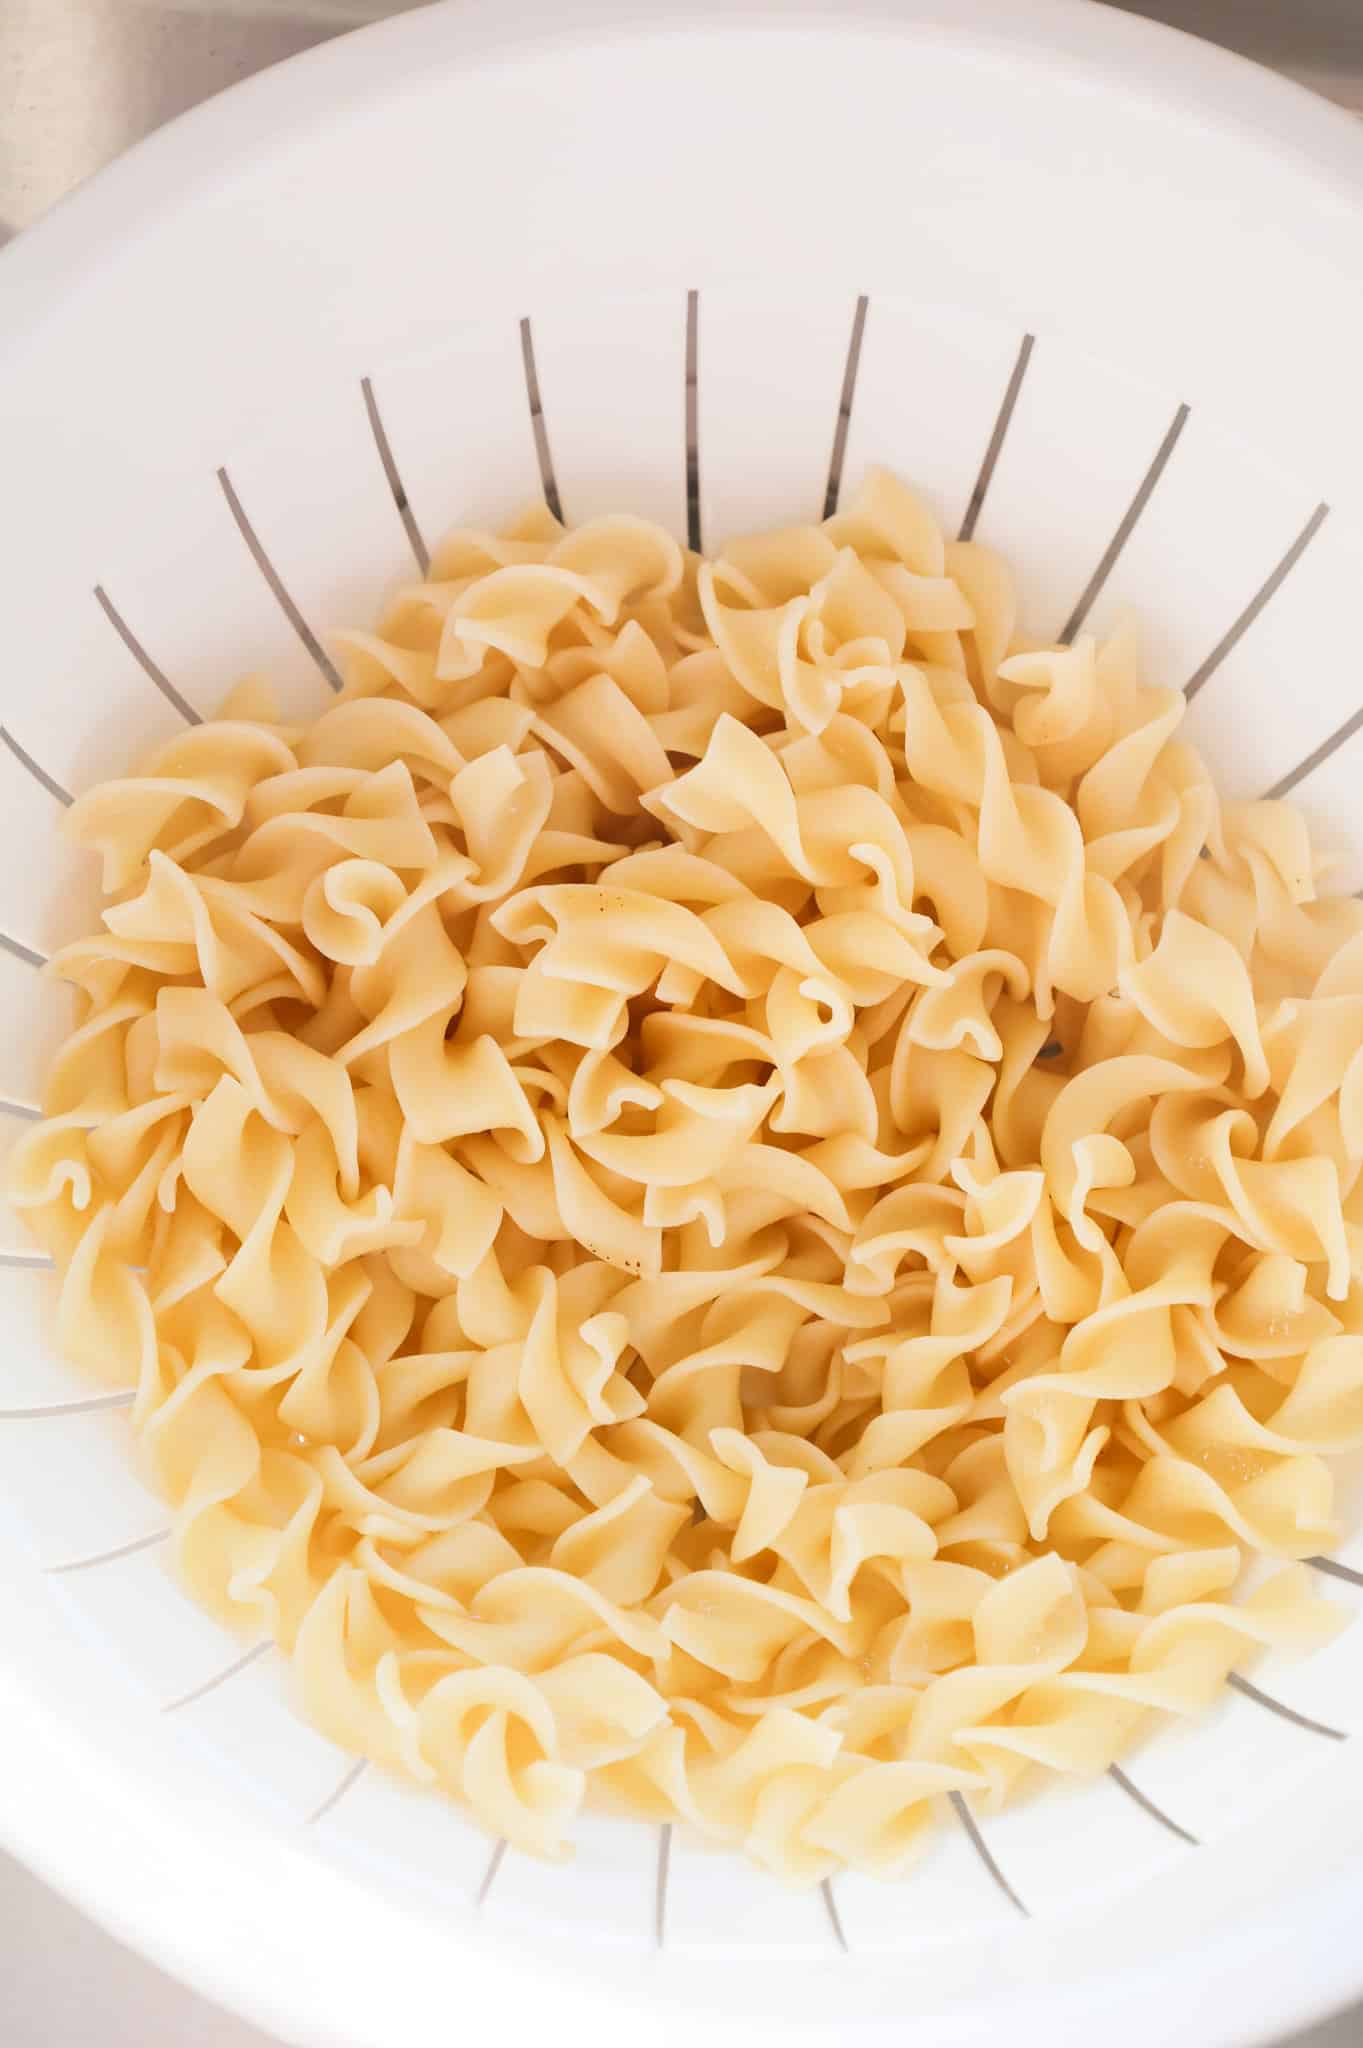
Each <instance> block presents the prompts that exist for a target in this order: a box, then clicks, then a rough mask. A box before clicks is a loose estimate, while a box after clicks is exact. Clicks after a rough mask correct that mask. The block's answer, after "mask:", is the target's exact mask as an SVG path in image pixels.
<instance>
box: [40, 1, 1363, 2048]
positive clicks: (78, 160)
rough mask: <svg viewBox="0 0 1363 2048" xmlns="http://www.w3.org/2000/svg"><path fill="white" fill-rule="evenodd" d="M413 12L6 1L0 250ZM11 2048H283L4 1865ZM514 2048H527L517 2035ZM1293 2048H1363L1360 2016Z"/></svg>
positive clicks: (1304, 11)
mask: <svg viewBox="0 0 1363 2048" xmlns="http://www.w3.org/2000/svg"><path fill="white" fill-rule="evenodd" d="M407 4H408V5H415V4H417V0H407ZM571 4H572V0H561V5H563V7H564V8H565V10H568V9H570V8H571ZM401 11H403V8H402V6H401V4H391V5H384V4H383V0H235V4H227V0H179V4H170V0H0V241H3V240H5V239H6V238H7V237H8V236H9V235H10V234H13V233H17V232H18V231H19V230H20V229H22V228H24V227H27V226H28V225H29V224H30V223H31V222H33V221H35V220H37V219H38V218H39V217H40V215H41V214H43V213H44V212H45V211H46V210H47V208H48V207H49V206H51V205H53V204H54V203H55V202H56V201H57V200H58V199H60V198H61V197H62V196H63V194H64V193H66V192H68V191H69V190H70V189H71V188H72V187H73V186H74V185H77V184H79V183H80V181H81V179H83V178H86V177H88V176H90V174H91V173H92V172H94V171H96V170H98V169H99V168H100V166H101V165H102V164H104V163H107V162H108V160H109V158H110V157H112V156H115V155H116V154H117V153H118V151H119V150H121V149H125V148H126V147H127V146H128V145H129V144H130V143H132V142H135V141H136V140H137V138H138V137H139V136H141V135H144V134H146V133H147V132H148V131H149V130H150V129H152V128H154V127H157V126H158V125H159V124H160V123H161V122H163V121H167V120H169V119H170V118H171V117H172V116H173V115H175V114H178V113H182V112H183V111H184V110H185V109H186V108H187V107H191V106H193V105H195V103H196V102H197V101H199V100H201V99H204V98H206V97H207V95H208V94H210V93H213V92H217V91H219V90H220V89H221V88H222V87H223V86H226V85H230V84H232V83H233V82H234V81H235V80H237V79H239V78H245V77H247V76H248V75H249V74H250V73H251V72H253V71H258V70H260V69H262V68H263V67H264V66H265V65H267V64H272V63H276V62H277V61H279V60H280V59H281V58H284V57H290V56H293V55H295V54H296V53H297V52H298V51H300V50H304V49H307V48H309V47H310V46H311V45H312V44H314V43H318V42H322V41H324V40H325V39H326V38H327V37H328V36H331V35H335V34H339V33H341V32H343V31H344V29H346V28H347V27H350V26H353V25H355V24H356V23H358V22H362V21H367V20H372V19H373V18H374V17H375V16H376V15H379V14H385V13H398V12H401ZM1130 11H1132V12H1135V13H1147V14H1150V15H1153V16H1156V17H1158V18H1159V19H1161V20H1164V21H1170V22H1173V23H1175V24H1176V25H1177V26H1178V27H1181V28H1187V29H1191V30H1193V31H1194V32H1195V33H1197V34H1199V35H1204V36H1207V37H1210V38H1211V39H1213V40H1215V41H1218V42H1223V43H1226V44H1228V45H1230V46H1231V47H1232V48H1235V49H1239V50H1242V51H1243V52H1244V53H1245V54H1246V55H1249V56H1252V57H1255V58H1257V59H1258V60H1259V61H1260V62H1261V63H1266V64H1273V65H1276V66H1278V67H1279V68H1280V69H1282V70H1285V71H1288V72H1290V73H1291V74H1292V75H1293V76H1294V77H1297V78H1299V79H1301V80H1302V81H1303V83H1305V84H1309V85H1312V86H1314V87H1315V88H1316V89H1317V90H1318V91H1322V92H1326V93H1329V94H1330V95H1331V96H1332V97H1334V98H1336V99H1339V100H1341V101H1342V102H1344V104H1346V105H1348V106H1351V107H1353V108H1354V109H1355V110H1357V111H1358V112H1360V113H1363V0H1145V4H1143V5H1139V6H1136V5H1133V6H1132V7H1131V9H1130ZM1360 1920H1361V1921H1363V1915H1360ZM0 2048H273V2044H271V2043H269V2042H267V2040H266V2037H265V2036H264V2035H263V2034H260V2033H259V2032H257V2030H256V2029H255V2028H252V2027H247V2026H245V2025H243V2024H242V2023H241V2022H240V2021H239V2020H234V2019H231V2018H229V2017H228V2016H227V2015H226V2014H225V2013H220V2012H218V2011H217V2010H216V2009H215V2008H213V2007H211V2006H209V2005H208V2004H206V2003H205V2002H204V2001H203V2000H202V1999H199V1998H197V1997H195V1996H194V1995H193V1994H192V1993H190V1992H187V1991H184V1990H182V1989H181V1988H180V1987H179V1986H178V1985H176V1984H173V1983H172V1982H171V1981H170V1980H169V1979H168V1978H166V1977H163V1976H162V1975H161V1974H160V1973H159V1972H158V1971H156V1970H154V1969H152V1968H151V1966H150V1965H149V1964H147V1963H144V1962H142V1961H141V1960H140V1959H139V1958H137V1957H136V1956H134V1955H132V1954H131V1953H130V1952H129V1951H128V1950H126V1949H124V1948H121V1947H120V1946H119V1945H118V1944H117V1943H116V1942H114V1941H112V1940H111V1939H110V1938H109V1937H108V1936H107V1935H105V1934H103V1933H101V1932H100V1930H99V1929H98V1928H96V1927H94V1926H93V1925H92V1924H91V1923H90V1922H89V1921H88V1920H86V1919H84V1918H83V1916H82V1915H81V1914H79V1913H77V1912H76V1911H75V1909H74V1908H73V1907H71V1906H68V1905H66V1904H65V1903H64V1902H63V1901H62V1900H60V1899H58V1898H56V1897H55V1896H54V1895H53V1894H52V1893H51V1892H49V1891H47V1890H46V1889H45V1888H44V1887H43V1886H42V1885H40V1884H38V1883H37V1881H36V1880H35V1879H34V1878H32V1877H30V1876H29V1875H28V1873H27V1872H26V1871H24V1870H21V1869H20V1867H19V1865H18V1864H16V1863H14V1862H12V1861H11V1860H10V1859H9V1858H7V1857H5V1856H3V1855H0ZM501 2048H517V2044H516V2042H515V2040H514V2038H513V2036H512V2035H511V2034H510V2033H508V2034H507V2035H506V2036H505V2038H504V2042H503V2043H502V2044H501ZM922 2048H932V2044H931V2042H929V2041H924V2042H923V2044H922ZM1056 2048H1070V2044H1068V2043H1063V2042H1059V2041H1058V2042H1057V2044H1056ZM1074 2048H1078V2044H1074ZM1152 2048H1158V2044H1157V2043H1155V2044H1152ZM1291 2048H1363V2008H1360V2009H1357V2010H1355V2011H1354V2012H1352V2013H1346V2014H1343V2015H1342V2016H1340V2017H1339V2018H1338V2019H1336V2020H1333V2021H1331V2022H1329V2023H1328V2024H1327V2025H1325V2026H1323V2027H1320V2028H1317V2029H1315V2030H1313V2031H1312V2032H1311V2033H1310V2034H1307V2035H1303V2036H1301V2037H1300V2038H1299V2039H1298V2041H1296V2042H1294V2043H1292V2044H1291Z"/></svg>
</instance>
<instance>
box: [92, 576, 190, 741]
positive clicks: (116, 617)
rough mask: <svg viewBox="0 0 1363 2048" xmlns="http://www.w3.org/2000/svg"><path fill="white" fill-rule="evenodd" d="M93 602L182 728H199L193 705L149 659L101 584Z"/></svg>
mask: <svg viewBox="0 0 1363 2048" xmlns="http://www.w3.org/2000/svg"><path fill="white" fill-rule="evenodd" d="M95 603H96V604H97V605H98V606H99V608H100V610H101V611H102V612H103V614H104V616H105V618H106V619H107V620H108V621H109V624H110V625H111V626H112V627H113V629H114V631H115V633H117V635H118V637H119V639H120V640H121V641H122V642H123V645H124V646H125V647H126V648H127V650H128V652H129V654H130V655H131V656H132V658H133V660H134V661H135V662H136V663H137V666H138V667H139V668H140V669H141V671H142V673H143V675H145V676H146V677H147V678H148V679H149V680H150V681H151V682H153V683H154V684H155V685H156V687H157V689H158V690H159V691H160V692H161V695H162V696H163V697H164V698H165V700H166V702H167V704H171V705H173V706H174V707H175V709H176V710H177V711H178V712H179V714H180V716H181V718H183V719H184V721H185V723H186V725H202V724H203V720H202V718H200V716H199V714H198V712H197V711H196V710H195V709H194V706H193V705H192V704H190V703H189V702H188V701H187V700H186V699H185V698H184V697H182V696H181V695H180V692H179V691H178V690H177V689H176V687H175V685H174V683H173V682H172V681H171V679H170V677H169V676H168V675H167V674H166V672H165V670H164V669H163V668H162V667H161V665H160V663H159V662H155V661H153V660H152V658H151V656H150V655H149V654H148V652H147V650H146V648H145V647H144V646H143V645H142V642H141V641H140V640H139V639H138V637H137V635H136V633H134V631H133V629H132V627H131V626H130V625H129V624H128V622H127V620H126V619H125V618H124V616H123V614H122V612H121V611H120V610H119V609H118V606H117V605H116V604H115V603H114V601H113V599H112V598H111V597H110V595H109V593H108V591H107V590H106V589H105V588H104V585H103V584H102V583H97V584H96V585H95Z"/></svg>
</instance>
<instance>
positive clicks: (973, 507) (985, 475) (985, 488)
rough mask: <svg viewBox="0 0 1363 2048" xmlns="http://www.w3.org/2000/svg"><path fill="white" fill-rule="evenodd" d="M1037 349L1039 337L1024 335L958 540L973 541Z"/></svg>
mask: <svg viewBox="0 0 1363 2048" xmlns="http://www.w3.org/2000/svg"><path fill="white" fill-rule="evenodd" d="M1035 347H1036V336H1035V335H1034V334H1024V335H1023V337H1022V344H1021V346H1020V347H1019V349H1018V353H1017V361H1016V362H1015V363H1014V364H1013V371H1012V375H1011V376H1010V377H1009V379H1008V384H1007V388H1006V389H1005V391H1004V394H1003V403H1002V405H1001V406H1000V407H999V412H998V418H997V419H996V420H995V421H994V431H993V432H992V433H991V434H990V436H989V444H988V446H987V447H986V449H985V451H984V460H983V462H981V464H980V473H979V475H978V476H977V477H976V479H975V488H974V490H973V491H972V492H971V493H970V503H969V504H968V505H967V506H966V508H965V518H964V519H963V520H962V521H961V530H960V533H959V534H958V535H957V539H958V540H973V539H974V536H975V528H976V527H977V526H978V525H979V521H980V514H981V512H982V511H983V510H984V501H985V498H986V496H987V495H988V492H989V486H990V484H991V482H992V481H993V477H994V471H995V470H996V469H997V467H998V461H999V457H1000V455H1001V454H1002V453H1003V444H1004V442H1005V441H1006V440H1007V438H1008V429H1009V426H1010V425H1011V423H1012V418H1013V414H1014V412H1015V411H1016V410H1017V402H1018V398H1019V396H1020V395H1021V392H1022V380H1023V378H1024V377H1025V376H1026V375H1027V365H1028V363H1029V362H1030V361H1031V360H1032V350H1033V349H1034V348H1035Z"/></svg>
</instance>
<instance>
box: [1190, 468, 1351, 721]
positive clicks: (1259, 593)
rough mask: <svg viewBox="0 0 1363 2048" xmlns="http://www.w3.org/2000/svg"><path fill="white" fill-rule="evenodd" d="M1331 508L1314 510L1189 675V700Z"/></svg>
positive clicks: (1239, 636) (1294, 563)
mask: <svg viewBox="0 0 1363 2048" xmlns="http://www.w3.org/2000/svg"><path fill="white" fill-rule="evenodd" d="M1329 510H1330V507H1329V506H1328V505H1317V507H1316V509H1315V511H1314V512H1313V513H1312V514H1311V517H1310V518H1309V519H1308V520H1307V522H1306V524H1305V526H1304V527H1303V528H1302V530H1301V532H1300V533H1299V534H1298V535H1297V538H1296V539H1295V540H1294V541H1293V543H1292V545H1291V547H1290V548H1289V549H1288V550H1287V553H1286V554H1285V555H1284V556H1283V558H1282V560H1281V561H1280V562H1279V563H1278V565H1277V567H1276V568H1275V569H1271V570H1270V571H1269V573H1268V575H1267V576H1266V577H1265V578H1264V580H1263V582H1262V583H1261V584H1260V585H1259V588H1258V589H1257V590H1256V591H1255V593H1254V595H1253V597H1252V598H1251V599H1250V601H1249V603H1248V604H1247V605H1246V606H1245V608H1244V610H1243V611H1242V612H1241V613H1240V615H1239V617H1238V618H1237V619H1236V620H1235V621H1234V622H1233V623H1232V624H1231V625H1230V626H1229V627H1228V628H1227V630H1226V632H1224V633H1223V634H1222V636H1221V638H1220V639H1219V640H1218V641H1217V643H1216V645H1215V647H1213V649H1212V651H1211V653H1210V654H1209V655H1208V656H1207V659H1206V660H1205V661H1204V662H1203V663H1202V665H1201V667H1200V668H1197V669H1195V670H1194V671H1193V673H1192V675H1191V676H1189V678H1188V681H1187V684H1186V686H1185V688H1184V692H1183V694H1184V696H1185V697H1187V699H1188V701H1189V703H1191V702H1192V700H1193V698H1194V697H1195V696H1196V695H1197V693H1198V691H1199V690H1200V689H1201V688H1202V686H1203V684H1204V683H1206V682H1208V681H1209V680H1210V679H1211V677H1212V676H1214V675H1215V674H1216V671H1217V670H1218V669H1219V668H1220V666H1221V664H1222V662H1223V661H1224V660H1225V658H1226V656H1227V655H1228V654H1229V653H1230V652H1231V650H1232V649H1233V648H1234V647H1235V646H1237V645H1238V643H1239V642H1240V641H1241V640H1242V639H1243V638H1244V636H1245V634H1246V633H1247V632H1248V631H1249V629H1250V627H1251V626H1252V625H1253V624H1254V621H1255V620H1256V619H1257V618H1258V616H1259V614H1260V612H1261V611H1262V610H1263V608H1264V606H1265V605H1266V604H1267V603H1268V601H1269V599H1270V598H1271V597H1272V596H1273V594H1274V592H1275V591H1277V590H1278V589H1280V588H1281V586H1282V585H1283V583H1285V582H1286V580H1287V578H1288V577H1289V576H1290V575H1291V573H1292V571H1293V570H1294V569H1295V568H1296V566H1297V563H1298V562H1299V561H1300V560H1301V558H1302V556H1303V555H1304V554H1305V553H1306V550H1307V548H1308V547H1310V545H1311V542H1312V541H1313V540H1314V539H1315V537H1316V535H1317V534H1318V533H1319V532H1320V529H1321V527H1322V526H1323V525H1324V523H1325V519H1326V517H1327V515H1328V513H1329Z"/></svg>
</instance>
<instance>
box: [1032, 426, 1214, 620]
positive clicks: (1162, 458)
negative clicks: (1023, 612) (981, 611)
mask: <svg viewBox="0 0 1363 2048" xmlns="http://www.w3.org/2000/svg"><path fill="white" fill-rule="evenodd" d="M1187 421H1188V408H1187V406H1186V405H1181V406H1180V407H1179V409H1178V411H1177V412H1176V413H1175V414H1174V417H1173V420H1172V421H1171V422H1170V425H1169V430H1168V432H1167V433H1166V434H1165V436H1164V439H1163V440H1162V441H1161V442H1160V444H1159V447H1158V448H1157V449H1156V450H1155V456H1154V460H1153V461H1152V462H1151V464H1150V467H1149V469H1147V470H1146V472H1145V475H1144V476H1143V477H1142V478H1141V481H1140V483H1139V485H1138V486H1137V489H1136V495H1135V497H1134V498H1133V499H1132V500H1131V503H1130V504H1129V505H1128V506H1127V508H1126V511H1125V512H1124V513H1123V514H1122V517H1121V520H1120V522H1119V524H1118V527H1117V531H1116V532H1115V533H1114V534H1113V536H1112V538H1111V540H1110V541H1109V542H1108V544H1107V546H1106V547H1105V548H1104V550H1103V553H1102V558H1101V559H1100V561H1099V563H1098V566H1097V568H1096V569H1095V570H1094V572H1093V574H1092V575H1091V576H1090V577H1089V580H1088V582H1087V583H1086V584H1085V586H1084V592H1083V595H1082V596H1081V598H1080V599H1079V602H1078V604H1076V606H1075V607H1074V610H1073V611H1072V612H1071V613H1070V615H1069V617H1068V618H1067V619H1066V621H1065V623H1064V625H1063V626H1062V627H1061V628H1060V643H1061V645H1062V646H1063V647H1068V646H1069V643H1070V641H1071V640H1073V638H1074V636H1075V634H1076V633H1077V632H1078V631H1079V628H1080V627H1081V626H1082V625H1083V623H1084V621H1085V619H1086V618H1087V617H1088V615H1089V613H1090V612H1091V611H1092V609H1093V607H1094V604H1095V603H1096V602H1097V599H1098V597H1099V595H1100V593H1101V591H1102V588H1103V585H1104V584H1105V583H1106V582H1107V579H1108V577H1109V576H1110V575H1111V574H1112V571H1113V569H1114V568H1115V567H1116V564H1117V559H1118V557H1119V555H1120V554H1121V552H1122V549H1123V548H1124V547H1125V546H1126V544H1127V542H1128V541H1129V540H1130V538H1131V536H1132V534H1133V533H1134V531H1135V528H1136V522H1137V520H1138V519H1139V518H1140V516H1141V514H1142V512H1144V510H1145V508H1146V506H1147V505H1148V504H1149V503H1150V497H1151V493H1152V492H1153V491H1154V488H1155V485H1156V484H1157V483H1158V482H1159V480H1160V478H1161V477H1162V476H1163V474H1164V471H1165V469H1166V467H1167V465H1168V462H1169V457H1170V456H1171V455H1172V454H1173V452H1174V450H1175V448H1176V447H1177V446H1178V437H1179V435H1180V434H1181V433H1182V432H1183V429H1184V427H1185V426H1186V425H1187Z"/></svg>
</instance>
